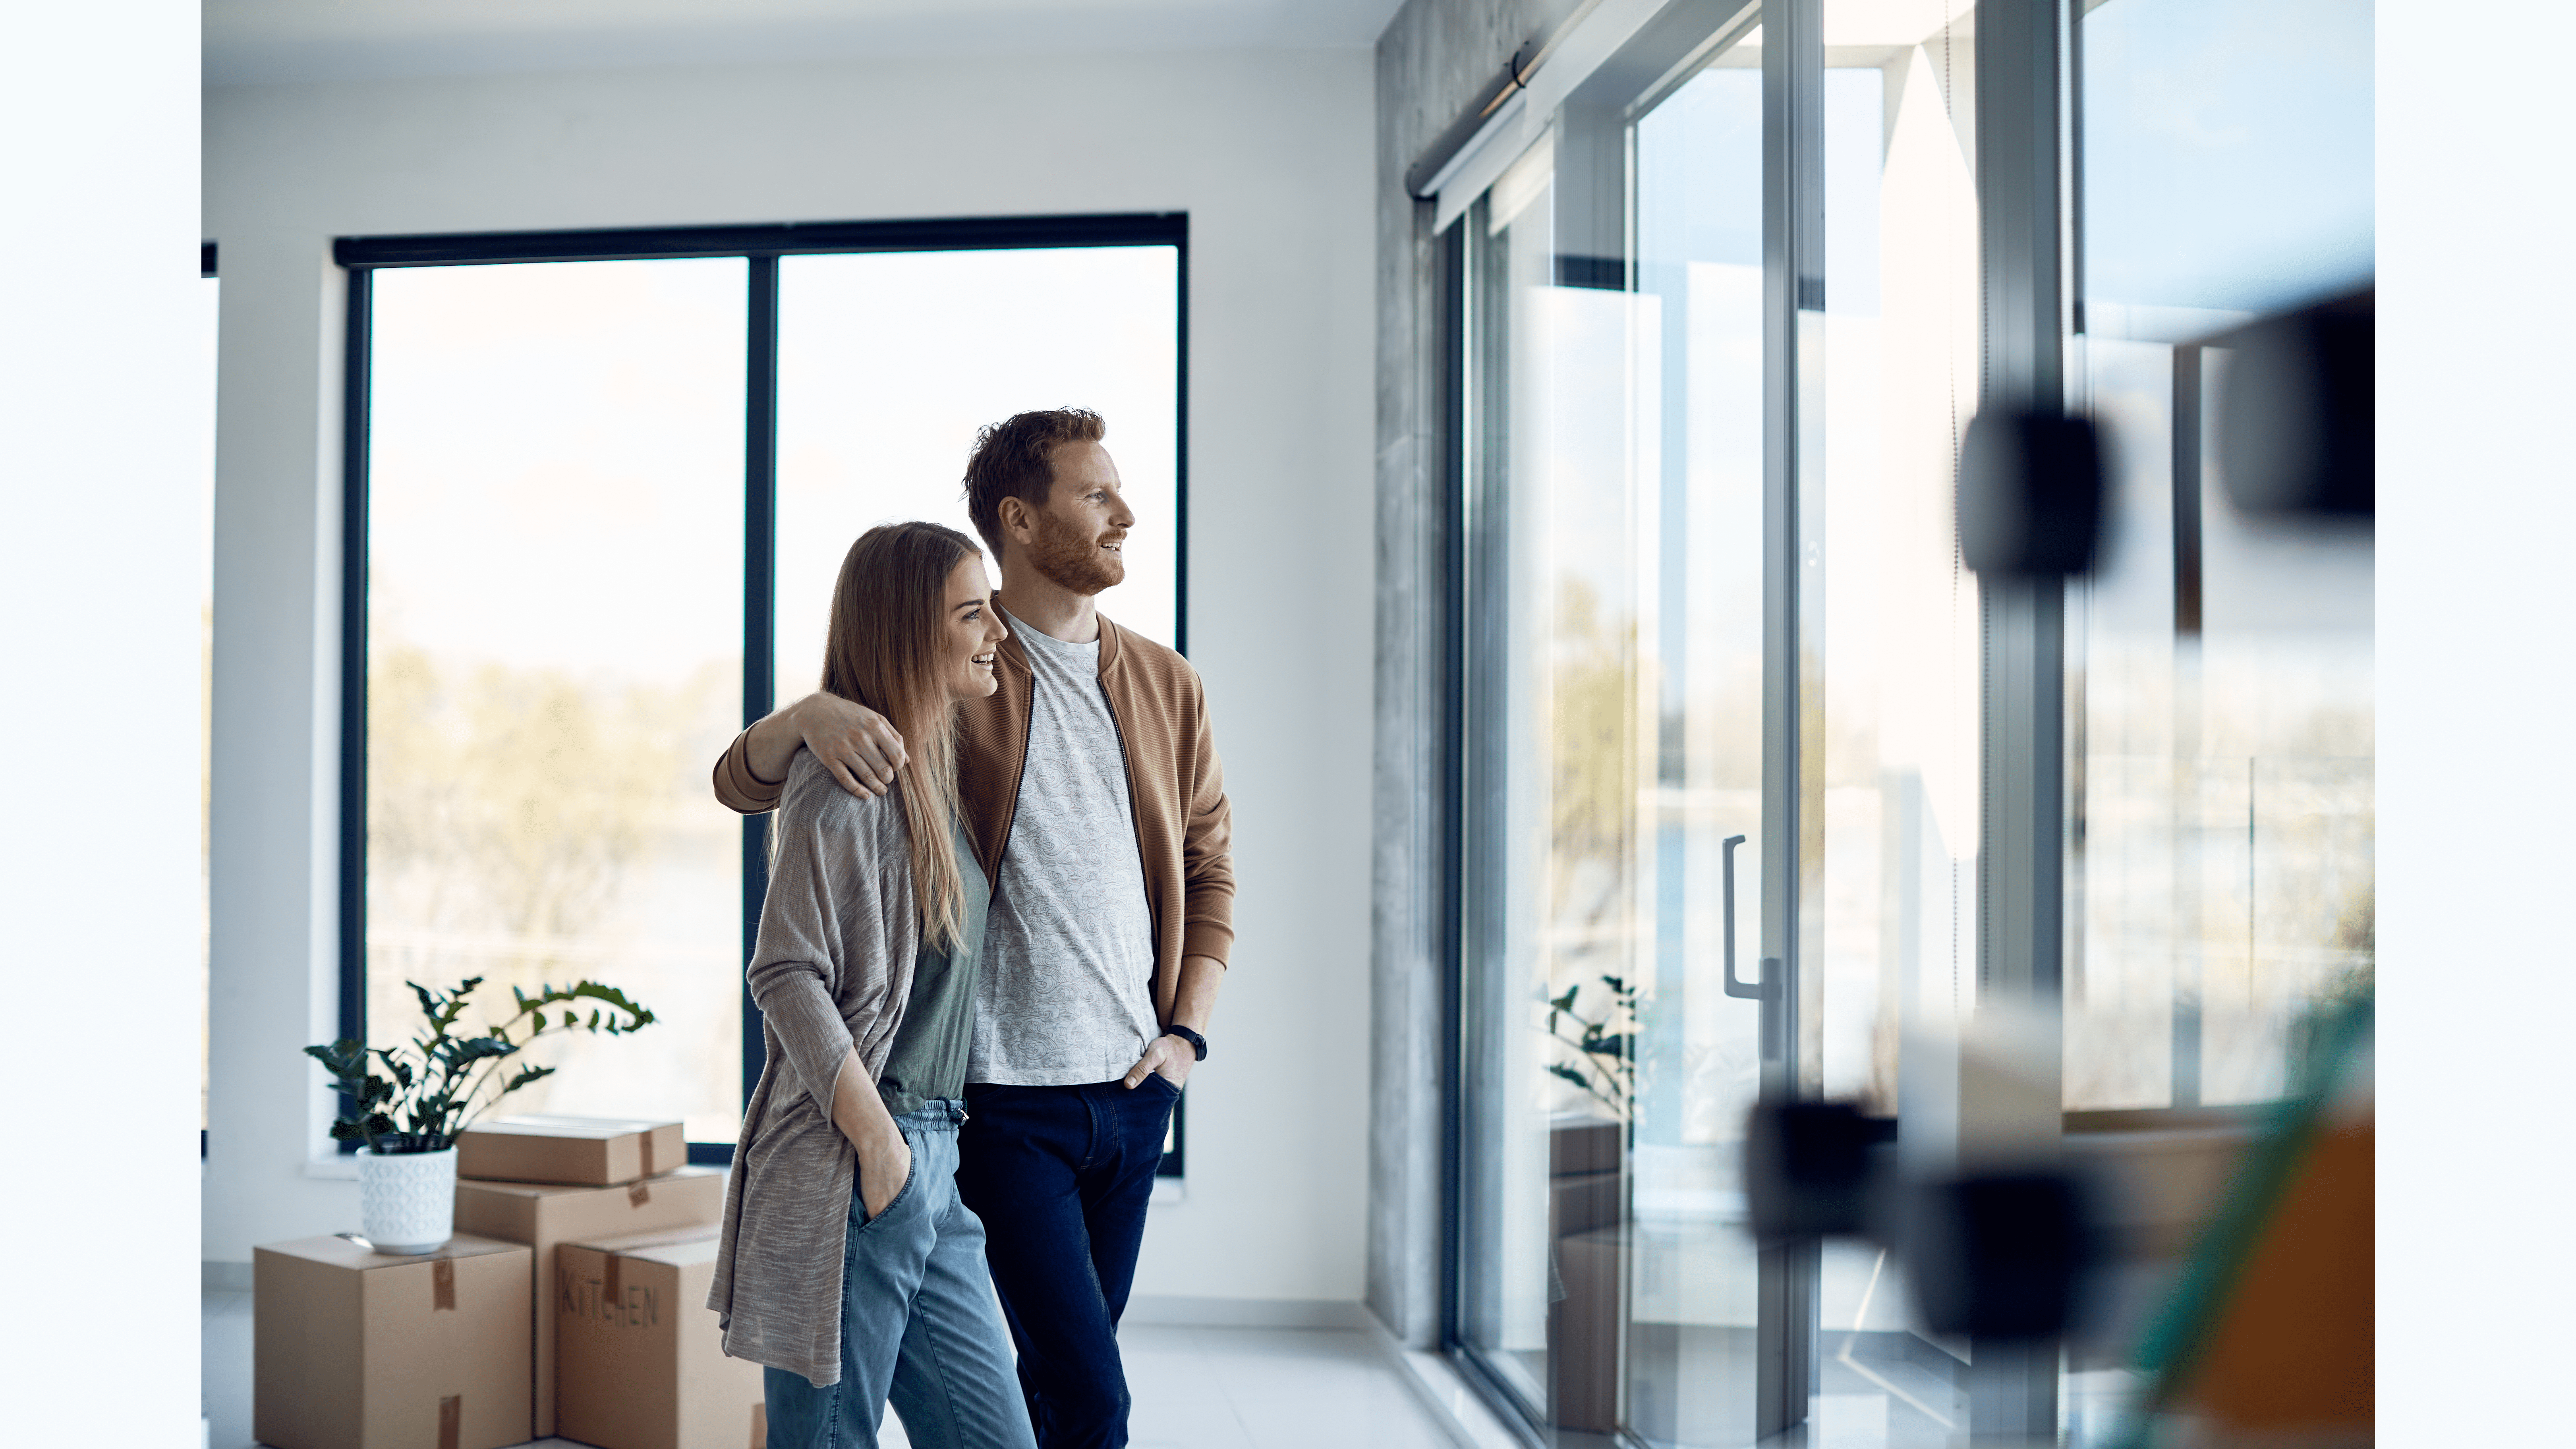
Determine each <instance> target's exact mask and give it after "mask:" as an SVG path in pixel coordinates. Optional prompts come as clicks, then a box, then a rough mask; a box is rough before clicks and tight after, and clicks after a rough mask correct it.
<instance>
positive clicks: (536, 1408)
mask: <svg viewBox="0 0 2576 1449" xmlns="http://www.w3.org/2000/svg"><path fill="white" fill-rule="evenodd" d="M687 1158H688V1149H687V1145H686V1144H685V1143H684V1142H683V1141H682V1139H681V1135H680V1125H679V1124H678V1123H676V1122H625V1121H614V1120H603V1119H598V1118H581V1117H511V1118H502V1119H499V1120H496V1121H493V1122H488V1123H485V1124H482V1125H480V1126H477V1127H475V1128H474V1129H472V1130H470V1131H468V1132H466V1133H465V1134H464V1135H463V1136H461V1137H460V1138H459V1139H458V1141H457V1176H458V1181H457V1184H456V1237H455V1238H454V1239H452V1240H451V1241H450V1242H449V1243H448V1244H447V1245H446V1246H445V1247H443V1248H441V1249H439V1250H438V1251H437V1252H435V1253H432V1254H430V1255H428V1256H426V1257H419V1258H406V1257H390V1256H387V1255H384V1254H380V1253H376V1252H374V1251H372V1250H370V1249H369V1248H368V1247H367V1246H366V1245H365V1244H364V1243H363V1242H362V1241H352V1240H349V1239H345V1238H336V1237H334V1238H308V1239H304V1240H302V1241H299V1242H293V1243H280V1244H275V1245H273V1246H270V1247H264V1248H260V1249H258V1250H257V1252H256V1255H255V1256H256V1264H255V1267H254V1283H253V1290H254V1291H253V1299H252V1303H253V1311H254V1312H255V1313H256V1315H257V1319H258V1321H257V1324H256V1325H255V1328H254V1332H253V1351H254V1353H255V1355H256V1364H255V1367H254V1370H253V1379H254V1385H253V1402H252V1424H253V1430H254V1432H255V1433H256V1434H257V1435H258V1437H259V1440H260V1442H262V1443H264V1444H269V1445H273V1446H276V1449H407V1446H413V1445H417V1446H419V1449H503V1446H506V1445H512V1444H520V1443H524V1442H526V1441H527V1440H530V1439H542V1438H544V1437H546V1436H548V1435H561V1436H562V1437H564V1438H567V1439H576V1440H579V1441H581V1442H583V1443H586V1444H595V1445H598V1446H600V1449H741V1446H745V1445H748V1446H751V1449H758V1446H759V1444H760V1437H761V1433H762V1428H763V1426H762V1424H761V1417H762V1416H761V1411H760V1404H761V1373H760V1366H759V1365H758V1364H754V1363H750V1362H747V1361H745V1360H742V1359H732V1358H726V1357H725V1356H724V1351H723V1349H722V1348H721V1347H720V1346H719V1344H718V1341H717V1333H716V1316H715V1314H714V1313H712V1312H710V1311H709V1310H708V1309H707V1307H706V1300H707V1285H708V1282H709V1279H710V1278H711V1276H712V1275H713V1272H714V1266H715V1255H716V1237H717V1231H718V1219H719V1217H720V1216H721V1214H722V1212H723V1210H724V1174H723V1173H722V1172H721V1171H718V1170H717V1169H714V1168H708V1167H690V1166H688V1165H687Z"/></svg>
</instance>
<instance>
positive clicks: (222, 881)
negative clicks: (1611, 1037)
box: [205, 50, 1373, 1301]
mask: <svg viewBox="0 0 2576 1449" xmlns="http://www.w3.org/2000/svg"><path fill="white" fill-rule="evenodd" d="M1370 66H1371V62H1370V57H1369V53H1368V52H1366V51H1361V50H1352V51H1279V50H1270V51H1259V52H1252V51H1244V52H1227V53H1214V54H1154V55H1136V56H1114V55H1113V56H1096V55H1095V56H1084V57H1081V58H1079V59H1078V60H1077V61H1060V62H1056V63H1053V64H1050V63H1048V62H1047V61H1045V60H1043V59H1039V58H1021V57H1012V58H982V59H964V60H917V59H916V60H909V61H904V62H901V63H846V62H845V63H834V64H830V65H814V66H794V67H778V66H770V67H734V68H705V69H658V70H631V71H618V72H591V73H581V74H564V75H552V76H544V75H536V76H531V75H519V76H509V77H489V78H469V79H437V80H414V81H395V82H385V81H378V82H372V83H367V84H363V85H332V86H276V87H246V88H239V89H231V90H218V91H212V92H209V93H208V95H207V98H206V115H205V145H206V161H205V168H206V169H205V207H206V219H205V233H206V235H207V237H209V238H212V239H214V240H215V241H217V242H218V243H219V244H220V246H221V248H222V265H223V277H224V281H223V288H224V290H223V340H222V368H223V379H222V394H221V403H220V416H219V423H218V426H219V444H218V447H219V454H218V469H219V473H218V504H217V508H218V517H217V529H216V533H217V553H218V563H217V575H216V605H215V617H216V630H217V633H216V655H215V657H216V702H215V711H216V714H215V792H216V794H215V843H214V848H215V866H214V869H215V884H214V891H215V900H214V931H215V945H214V950H215V968H214V969H215V1001H214V1024H213V1031H214V1062H213V1084H212V1112H213V1127H212V1146H211V1160H210V1163H209V1168H208V1173H207V1181H206V1198H205V1255H206V1257H207V1258H208V1259H210V1260H217V1261H230V1262H238V1261H242V1260H246V1259H247V1258H248V1257H249V1256H250V1249H251V1246H252V1244H254V1243H257V1242H264V1241H268V1240H271V1239H277V1238H284V1237H291V1236H296V1235H299V1234H306V1233H317V1232H333V1231H340V1230H344V1229H347V1228H350V1227H352V1226H354V1224H355V1219H356V1215H357V1200H356V1190H355V1185H354V1184H353V1183H349V1182H344V1181H334V1180H326V1179H321V1178H315V1177H311V1176H308V1175H307V1172H306V1163H307V1162H308V1160H310V1159H311V1158H313V1157H314V1156H316V1155H321V1154H325V1153H327V1141H326V1138H325V1136H324V1128H325V1125H326V1124H327V1121H328V1110H329V1103H328V1098H327V1095H326V1093H325V1092H324V1090H323V1088H322V1085H321V1079H320V1077H319V1075H318V1073H316V1072H315V1071H314V1070H312V1069H311V1068H310V1067H309V1066H308V1064H306V1063H305V1062H304V1060H303V1059H302V1058H300V1057H299V1056H298V1055H297V1052H298V1049H299V1048H301V1047H302V1046H303V1045H304V1044H305V1043H307V1042H311V1041H320V1040H323V1039H325V1038H327V1037H328V1036H329V1035H330V1034H331V1032H332V1023H333V1022H334V1020H335V1011H336V1005H335V1001H336V996H335V986H334V979H335V977H334V969H333V964H332V963H333V953H334V949H335V948H334V945H333V942H334V932H335V915H336V910H335V892H334V887H333V879H334V876H333V871H334V849H335V847H334V843H333V842H334V839H335V825H334V821H335V816H336V808H337V807H336V792H335V788H334V781H335V779H336V775H335V770H336V751H337V728H336V723H335V711H336V709H337V701H338V688H339V680H338V669H337V666H336V663H335V658H336V654H335V651H336V649H337V636H338V613H337V605H336V600H337V598H338V589H339V546H338V527H339V505H338V474H339V455H338V439H337V432H338V427H337V414H338V387H339V380H340V356H339V352H340V349H339V345H338V340H337V339H338V336H339V315H338V303H337V298H338V297H339V296H340V293H341V279H340V276H339V274H338V272H337V271H336V270H335V269H334V268H333V267H332V266H331V264H330V259H329V252H330V241H331V238H332V237H334V236H346V235H360V234H381V233H396V232H437V231H498V230H533V229H547V228H560V227H617V226H642V225H651V224H697V223H716V222H773V221H812V220H841V219H853V218H876V217H936V216H974V215H1001V214H1014V213H1050V212H1058V213H1060V212H1102V211H1173V210H1178V211H1187V212H1188V213H1189V216H1190V243H1191V245H1190V282H1191V297H1190V327H1191V335H1190V379H1189V387H1190V459H1189V476H1190V488H1191V495H1190V523H1191V536H1190V539H1189V549H1190V560H1191V569H1190V578H1191V589H1190V599H1189V609H1190V639H1191V644H1192V654H1193V658H1194V661H1195V662H1196V664H1197V665H1198V667H1199V669H1200V671H1201V672H1202V674H1204V675H1205V677H1206V679H1207V682H1208V688H1209V693H1210V696H1211V699H1212V701H1213V704H1214V708H1215V710H1216V718H1217V725H1218V740H1219V744H1220V746H1221V748H1222V749H1223V751H1224V756H1225V763H1226V774H1227V784H1228V787H1229V789H1230V791H1231V793H1232V796H1233V800H1234V807H1235V821H1236V839H1235V848H1236V871H1237V875H1238V877H1239V879H1240V881H1241V897H1240V899H1239V901H1238V904H1237V910H1236V923H1237V928H1238V931H1239V933H1240V935H1239V945H1238V949H1237V952H1236V956H1235V960H1234V965H1233V970H1232V971H1231V973H1230V975H1229V979H1228V981H1227V984H1226V987H1225V991H1224V995H1223V997H1222V998H1221V1000H1220V1003H1219V1009H1218V1016H1217V1020H1216V1023H1215V1026H1214V1029H1213V1030H1211V1032H1210V1033H1209V1038H1210V1042H1211V1057H1210V1060H1209V1062H1208V1064H1207V1066H1206V1067H1205V1068H1203V1069H1202V1070H1201V1071H1200V1073H1199V1074H1198V1075H1197V1076H1196V1077H1194V1079H1193V1081H1192V1085H1191V1090H1190V1129H1191V1130H1190V1142H1189V1165H1190V1176H1189V1182H1188V1189H1187V1193H1188V1195H1187V1200H1186V1201H1185V1202H1182V1203H1178V1204H1174V1205H1170V1206H1165V1207H1158V1208H1156V1209H1155V1211H1154V1216H1153V1221H1152V1224H1151V1227H1150V1229H1149V1230H1148V1233H1147V1236H1146V1245H1145V1256H1144V1261H1143V1263H1142V1265H1141V1267H1140V1269H1139V1272H1138V1278H1137V1285H1136V1291H1137V1292H1138V1293H1139V1294H1146V1295H1161V1296H1182V1297H1200V1298H1211V1297H1212V1298H1232V1299H1323V1300H1341V1301H1350V1300H1355V1299H1357V1298H1358V1297H1359V1294H1360V1281H1361V1220H1362V1213H1363V1200H1364V1195H1365V1180H1364V1179H1365V1170H1364V1165H1365V1153H1364V1134H1365V1132H1366V1126H1367V1120H1366V1091H1367V1072H1368V1066H1367V1057H1366V1051H1365V1045H1366V1042H1367V1039H1368V1030H1367V1026H1368V1024H1367V1001H1368V988H1367V961H1368V936H1367V928H1368V916H1367V911H1368V880H1367V869H1368V866H1367V862H1368V780H1367V773H1366V768H1365V762H1366V760H1367V758H1368V731H1369V717H1370V716H1369V699H1370V695H1369V689H1370V662H1369V661H1370V612H1369V611H1370V578H1371V567H1372V563H1371V529H1370V517H1371V513H1370V509H1371V504H1370V488H1371V482H1370V476H1371V475H1370V435H1371V432H1370V430H1371V417H1372V412H1371V409H1372V382H1371V374H1370V364H1371V356H1372V352H1371V348H1372V342H1371V336H1372V333H1371V328H1372V325H1373V324H1372V317H1373V311H1372V306H1373V304H1372V292H1371V285H1372V279H1371V271H1370V266H1371V262H1370V247H1371V214H1372V213H1371V205H1372V199H1371V190H1370V187H1371V177H1372V160H1371V145H1372V103H1371V71H1370Z"/></svg>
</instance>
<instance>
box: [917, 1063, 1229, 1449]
mask: <svg viewBox="0 0 2576 1449" xmlns="http://www.w3.org/2000/svg"><path fill="white" fill-rule="evenodd" d="M1179 1100H1180V1089H1179V1088H1178V1087H1175V1086H1173V1085H1172V1084H1171V1083H1170V1082H1169V1081H1168V1080H1166V1079H1165V1078H1164V1077H1163V1075H1162V1074H1161V1073H1159V1072H1156V1073H1151V1074H1148V1075H1147V1077H1146V1079H1145V1080H1144V1082H1143V1083H1142V1084H1140V1085H1138V1086H1137V1087H1135V1088H1134V1089H1132V1090H1131V1089H1129V1088H1128V1086H1127V1085H1126V1084H1125V1083H1124V1082H1094V1083H1088V1084H1085V1085H1082V1086H1072V1087H1011V1086H994V1085H989V1084H979V1085H974V1086H969V1087H968V1088H967V1089H966V1123H965V1126H964V1127H963V1128H961V1129H960V1130H959V1133H958V1139H957V1153H958V1167H957V1190H958V1193H959V1195H960V1196H962V1197H963V1198H964V1199H965V1203H966V1206H967V1207H968V1208H969V1209H971V1210H972V1211H973V1212H974V1214H975V1216H976V1217H978V1218H980V1219H982V1220H983V1223H984V1233H985V1244H984V1256H985V1259H986V1260H987V1261H988V1262H989V1263H990V1264H991V1265H992V1270H993V1287H994V1289H995V1290H996V1291H997V1292H998V1293H999V1295H1000V1297H1001V1300H1002V1316H1003V1318H1004V1320H1005V1321H1007V1322H1008V1323H1009V1324H1010V1328H1011V1341H1012V1343H1013V1344H1014V1345H1015V1346H1016V1347H1017V1348H1018V1349H1019V1360H1020V1361H1019V1374H1020V1389H1021V1391H1022V1392H1023V1393H1024V1394H1026V1395H1027V1397H1028V1405H1029V1424H1030V1427H1031V1428H1033V1429H1035V1430H1036V1431H1037V1441H1038V1444H1039V1446H1040V1449H1123V1446H1124V1445H1125V1444H1126V1443H1127V1409H1128V1397H1127V1369H1126V1365H1125V1364H1124V1363H1123V1362H1121V1361H1120V1359H1119V1356H1118V1318H1119V1315H1121V1314H1123V1313H1125V1312H1126V1311H1127V1289H1128V1285H1129V1284H1130V1283H1132V1282H1133V1281H1134V1280H1135V1277H1136V1253H1137V1249H1138V1248H1139V1247H1140V1246H1141V1245H1142V1244H1143V1242H1144V1239H1145V1204H1146V1201H1147V1199H1148V1198H1150V1197H1151V1196H1152V1195H1153V1191H1154V1170H1155V1169H1156V1168H1157V1167H1159V1166H1160V1165H1161V1164H1162V1160H1163V1134H1164V1129H1165V1128H1166V1127H1167V1126H1168V1125H1169V1123H1170V1122H1171V1117H1172V1104H1173V1103H1175V1102H1177V1101H1179Z"/></svg>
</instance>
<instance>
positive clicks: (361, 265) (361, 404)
mask: <svg viewBox="0 0 2576 1449" xmlns="http://www.w3.org/2000/svg"><path fill="white" fill-rule="evenodd" d="M1189 233H1190V227H1189V214H1188V213H1187V212H1180V211H1170V212H1118V213H1097V214H1084V215H1063V216H1010V217H948V218H928V219H902V220H881V221H830V222H784V223H775V224H761V225H740V226H692V227H654V228H639V229H618V230H585V231H524V232H469V233H436V234H420V235H401V236H352V237H340V238H337V239H335V240H334V241H333V242H332V247H331V254H332V260H333V261H334V262H336V263H337V264H338V265H339V266H340V267H341V268H342V269H343V271H345V272H346V273H347V279H348V292H347V310H346V317H345V354H344V358H343V380H342V392H341V490H342V491H341V509H342V512H341V560H342V567H341V586H340V775H339V781H340V806H339V908H340V926H339V941H338V944H339V989H340V1003H339V1034H340V1035H341V1036H342V1037H345V1038H350V1039H354V1040H358V1041H365V1040H366V1039H367V990H366V979H367V951H366V943H367V914H366V886H367V849H366V846H367V791H366V784H367V688H366V684H367V592H368V574H369V556H368V552H367V540H368V497H369V493H368V449H369V443H370V437H369V418H370V411H371V403H372V379H371V377H370V372H371V365H372V361H373V344H374V335H373V306H374V289H373V281H374V275H375V273H376V272H377V271H378V270H380V269H384V268H408V267H442V266H446V267H453V266H495V265H503V264H509V263H518V262H601V261H668V260H678V259H687V258H720V257H741V258H743V259H744V260H745V261H746V262H747V263H748V264H749V265H748V268H747V271H748V273H749V278H748V287H749V334H748V346H747V350H746V356H745V360H744V361H745V365H744V372H745V379H744V386H745V397H746V403H747V406H746V407H745V410H744V417H743V449H744V460H743V520H744V529H743V723H744V726H745V727H746V728H748V727H749V726H750V725H751V724H752V723H754V722H756V721H757V720H759V719H761V718H762V717H763V716H765V715H767V714H768V713H769V712H770V711H771V710H772V709H773V708H775V707H776V700H775V697H774V696H775V694H776V679H775V677H774V676H775V666H774V648H775V641H776V618H775V613H776V610H775V598H776V595H775V589H776V575H777V522H778V469H777V458H778V449H777V440H778V259H779V258H781V257H788V256H820V255H829V254H835V253H850V252H925V251H1014V250H1035V249H1054V248H1072V247H1136V246H1169V247H1171V248H1173V249H1174V252H1175V256H1176V260H1177V262H1178V268H1177V271H1178V278H1177V287H1178V296H1177V298H1176V299H1175V300H1176V304H1177V309H1176V326H1177V331H1178V337H1177V344H1178V346H1177V352H1176V354H1175V363H1176V366H1175V392H1176V395H1175V397H1174V418H1175V424H1174V434H1175V436H1174V439H1173V443H1174V451H1173V459H1174V462H1173V478H1172V484H1173V518H1172V526H1173V531H1174V537H1175V539H1176V547H1175V549H1174V558H1175V566H1174V570H1173V590H1174V593H1175V595H1176V597H1175V599H1174V606H1173V624H1172V647H1173V648H1174V649H1175V650H1177V651H1179V652H1180V653H1181V654H1183V655H1184V656H1186V655H1187V654H1188V653H1189V578H1190V574H1189V516H1190V514H1189V498H1190V492H1189V418H1190V408H1189V403H1190V387H1189V376H1190V240H1189ZM206 254H207V258H208V270H209V273H210V274H211V271H212V258H213V254H214V245H213V243H211V242H210V243H207V244H206ZM768 822H769V817H768V816H766V815H750V816H745V817H744V818H743V830H742V956H743V962H744V965H745V966H746V967H747V966H748V965H749V964H750V958H751V951H752V947H753V944H754V942H755V940H756V938H757V936H758V933H759V928H760V903H761V898H762V896H763V895H764V894H766V892H767V889H768V872H767V868H766V864H767V839H768ZM765 1058H766V1050H765V1048H764V1046H763V1043H762V1034H761V1018H760V1011H759V1008H758V1007H756V1006H754V1005H753V1004H752V1000H751V993H750V990H749V988H748V987H747V986H746V987H745V989H744V992H743V997H742V1094H743V1100H744V1102H745V1103H746V1104H748V1103H749V1101H750V1100H751V1094H752V1089H753V1087H754V1086H755V1085H756V1084H757V1083H758V1081H759V1080H760V1071H761V1067H762V1065H763V1063H764V1061H765ZM349 1106H350V1104H349V1103H348V1101H347V1100H346V1099H345V1098H344V1099H343V1100H342V1108H343V1110H348V1108H349ZM1187 1110H1188V1102H1187V1099H1186V1094H1184V1099H1183V1101H1182V1102H1181V1104H1180V1105H1178V1106H1176V1107H1174V1109H1173V1113H1172V1150H1171V1151H1169V1152H1167V1153H1165V1154H1164V1155H1163V1160H1162V1164H1161V1166H1160V1167H1159V1168H1158V1169H1157V1175H1158V1176H1162V1177H1179V1176H1181V1175H1182V1173H1183V1168H1184V1161H1185V1159H1184V1155H1183V1143H1184V1141H1185V1124H1186V1115H1185V1114H1186V1113H1187ZM356 1146H357V1145H356V1144H355V1143H350V1142H343V1143H341V1144H340V1150H341V1151H342V1152H344V1153H345V1152H352V1151H355V1150H356ZM733 1148H734V1144H732V1143H730V1142H692V1143H690V1144H689V1161H691V1162H693V1163H701V1164H708V1165H719V1166H721V1165H725V1164H729V1163H731V1162H732V1160H733Z"/></svg>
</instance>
